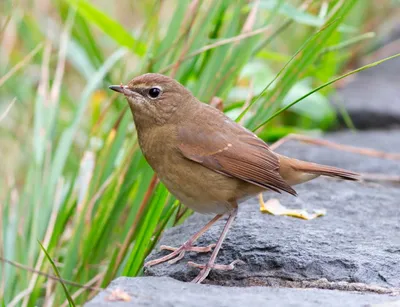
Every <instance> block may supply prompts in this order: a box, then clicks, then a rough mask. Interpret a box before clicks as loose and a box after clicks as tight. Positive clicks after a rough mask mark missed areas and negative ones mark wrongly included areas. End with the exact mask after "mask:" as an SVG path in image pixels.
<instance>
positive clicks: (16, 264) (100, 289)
mask: <svg viewBox="0 0 400 307" xmlns="http://www.w3.org/2000/svg"><path fill="white" fill-rule="evenodd" d="M0 261H2V262H4V263H7V264H9V265H12V266H14V267H16V268H18V269H21V270H26V271H29V272H31V273H34V274H36V275H40V276H44V277H47V278H51V279H53V280H55V281H60V282H61V281H62V282H63V283H64V284H67V285H70V286H73V287H78V288H83V289H86V290H92V291H103V290H104V289H103V288H98V287H93V286H86V285H82V284H80V283H77V282H74V281H70V280H66V279H63V278H60V277H57V276H55V275H53V274H50V273H46V272H42V271H39V270H36V269H34V268H31V267H29V266H27V265H24V264H21V263H18V262H15V261H11V260H8V259H5V258H3V257H1V256H0ZM26 291H28V292H29V293H30V292H31V291H32V290H30V289H29V288H28V289H27V290H26Z"/></svg>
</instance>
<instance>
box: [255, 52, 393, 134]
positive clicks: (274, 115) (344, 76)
mask: <svg viewBox="0 0 400 307" xmlns="http://www.w3.org/2000/svg"><path fill="white" fill-rule="evenodd" d="M398 56H400V53H397V54H395V55H392V56H390V57H387V58H384V59H382V60H379V61H376V62H373V63H370V64H367V65H364V66H362V67H360V68H357V69H355V70H352V71H350V72H348V73H345V74H344V75H341V76H340V77H337V78H334V79H333V80H331V81H329V82H326V83H324V84H322V85H320V86H318V87H317V88H315V89H313V90H312V91H310V92H309V93H307V94H305V95H303V96H301V97H300V98H299V99H296V100H295V101H293V102H292V103H290V104H288V105H287V106H286V107H284V108H282V109H280V110H279V111H277V112H275V113H274V114H273V115H271V116H270V117H269V118H268V119H267V120H265V121H264V122H262V123H261V124H260V125H258V126H257V127H256V128H254V131H256V130H257V129H259V128H261V127H262V126H264V125H265V124H266V123H268V122H269V121H270V120H271V119H273V118H275V117H277V116H278V115H279V114H281V113H282V112H284V111H286V110H287V109H289V108H290V107H292V106H293V105H295V104H296V103H298V102H300V101H302V100H303V99H304V98H306V97H308V96H310V95H312V94H314V93H315V92H318V91H319V90H321V89H323V88H325V87H327V86H328V85H331V84H332V83H335V82H336V81H339V80H341V79H343V78H346V77H348V76H350V75H354V74H356V73H358V72H360V71H363V70H365V69H368V68H371V67H374V66H376V65H379V64H381V63H383V62H386V61H388V60H391V59H394V58H396V57H398Z"/></svg>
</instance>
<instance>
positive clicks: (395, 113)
mask: <svg viewBox="0 0 400 307" xmlns="http://www.w3.org/2000/svg"><path fill="white" fill-rule="evenodd" d="M399 72H400V57H398V58H395V59H392V60H389V61H387V62H384V63H382V64H381V65H378V66H375V67H372V68H370V69H367V70H365V71H362V72H360V73H358V74H357V75H356V76H355V77H354V80H353V81H351V82H350V83H349V84H347V85H346V86H345V87H344V88H342V89H340V90H338V92H337V97H335V98H334V99H333V101H335V102H336V103H337V104H338V106H343V107H344V108H345V109H346V110H347V112H348V114H349V115H350V117H351V119H352V121H353V123H354V125H355V127H356V128H357V129H374V128H386V127H393V126H397V127H399V126H400V86H399V84H400V73H399ZM339 117H340V115H339ZM341 121H342V120H341ZM342 126H344V124H343V121H342Z"/></svg>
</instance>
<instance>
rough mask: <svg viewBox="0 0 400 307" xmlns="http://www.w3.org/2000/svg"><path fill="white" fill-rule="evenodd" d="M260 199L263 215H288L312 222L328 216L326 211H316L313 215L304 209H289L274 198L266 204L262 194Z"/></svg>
mask: <svg viewBox="0 0 400 307" xmlns="http://www.w3.org/2000/svg"><path fill="white" fill-rule="evenodd" d="M259 199H260V211H261V212H262V213H268V214H272V215H286V216H291V217H295V218H299V219H303V220H312V219H315V218H317V217H320V216H324V215H325V214H326V210H325V209H315V210H313V211H314V212H313V213H308V212H307V211H306V210H304V209H288V208H286V207H285V206H283V205H282V204H281V203H280V202H279V200H278V199H276V198H272V199H269V200H268V201H267V202H266V203H265V202H264V199H263V197H262V194H260V195H259Z"/></svg>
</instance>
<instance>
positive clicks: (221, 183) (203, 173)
mask: <svg viewBox="0 0 400 307" xmlns="http://www.w3.org/2000/svg"><path fill="white" fill-rule="evenodd" d="M110 89H112V90H114V91H116V92H119V93H122V94H124V95H125V97H126V98H127V100H128V103H129V107H130V109H131V111H132V115H133V119H134V122H135V126H136V130H137V134H138V139H139V145H140V147H141V150H142V152H143V155H144V156H145V158H146V160H147V162H148V163H149V164H150V166H151V167H152V168H153V170H154V171H155V172H156V173H157V176H158V178H159V179H160V180H161V181H162V182H163V183H164V185H165V186H166V187H167V189H168V190H169V191H170V192H171V193H172V194H173V195H174V196H175V197H176V198H177V199H179V200H180V201H181V202H182V203H183V204H185V205H186V206H188V207H189V208H191V209H193V210H194V211H197V212H200V213H214V214H216V216H215V217H214V218H213V219H212V220H211V221H210V222H209V223H208V224H207V225H206V226H204V227H203V228H202V229H201V230H200V231H199V232H197V233H196V234H194V235H193V236H192V237H191V238H189V240H187V241H186V242H185V243H184V244H183V245H182V246H181V247H179V248H172V247H168V246H165V247H163V248H164V249H168V250H172V252H171V253H170V254H168V255H166V256H164V257H162V258H160V259H156V260H152V261H149V262H147V263H146V264H145V266H151V265H156V264H159V263H162V262H165V261H168V260H169V261H170V263H174V262H176V261H178V260H180V259H182V258H183V256H184V254H185V252H186V251H195V252H209V251H211V250H212V248H213V247H214V246H215V248H214V250H213V252H212V254H211V257H210V259H209V261H208V263H206V264H192V265H194V266H196V267H199V268H201V271H200V273H199V275H198V276H197V277H196V278H195V279H194V280H193V282H196V283H200V282H202V281H203V280H204V279H205V278H206V277H207V276H208V274H209V272H210V270H211V269H222V270H227V269H232V268H233V264H234V263H232V264H230V265H220V264H215V259H216V257H217V254H218V252H219V250H220V248H221V245H222V242H223V241H224V239H225V236H226V234H227V232H228V230H229V227H230V226H231V224H232V222H233V220H234V219H235V216H236V214H237V210H238V209H237V208H238V203H239V202H240V201H241V200H243V199H245V198H248V197H250V196H253V195H256V194H258V193H260V192H262V191H266V190H272V191H275V192H278V193H281V192H282V191H283V192H287V193H290V194H292V195H294V196H296V191H295V190H294V189H293V188H292V186H293V185H296V184H299V183H303V182H306V181H309V180H311V179H314V178H316V177H318V176H321V175H322V176H330V177H339V178H342V179H347V180H357V179H358V174H356V173H353V172H351V171H347V170H343V169H339V168H335V167H330V166H325V165H319V164H315V163H310V162H305V161H300V160H296V159H292V158H288V157H285V156H282V155H280V154H277V153H275V152H273V151H272V150H270V148H269V146H268V145H267V144H266V143H265V142H264V141H263V140H261V139H260V138H258V137H257V136H256V135H255V134H254V133H252V132H251V131H249V130H247V129H246V128H244V127H242V126H241V125H239V124H238V123H236V122H234V121H233V120H231V119H230V118H228V117H227V116H225V115H224V114H223V113H222V112H220V111H219V110H217V109H216V108H213V107H211V106H209V105H207V104H204V103H201V102H200V101H199V100H197V99H196V97H194V96H193V95H192V93H191V92H190V91H189V90H187V89H186V88H185V87H184V86H183V85H181V84H180V83H179V82H177V81H175V80H174V79H172V78H169V77H167V76H163V75H160V74H144V75H141V76H139V77H136V78H134V79H133V80H132V81H130V82H129V83H128V85H112V86H110ZM224 214H229V218H228V220H227V222H226V224H225V227H224V229H223V231H222V233H221V236H220V237H219V239H218V241H217V244H216V245H210V246H207V247H198V246H194V245H193V243H194V242H195V241H196V240H197V239H198V238H199V237H200V236H201V235H202V234H203V233H204V232H206V231H207V229H209V228H210V227H211V225H212V224H214V223H215V222H216V221H217V220H219V219H220V218H221V217H222V216H223V215H224Z"/></svg>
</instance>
